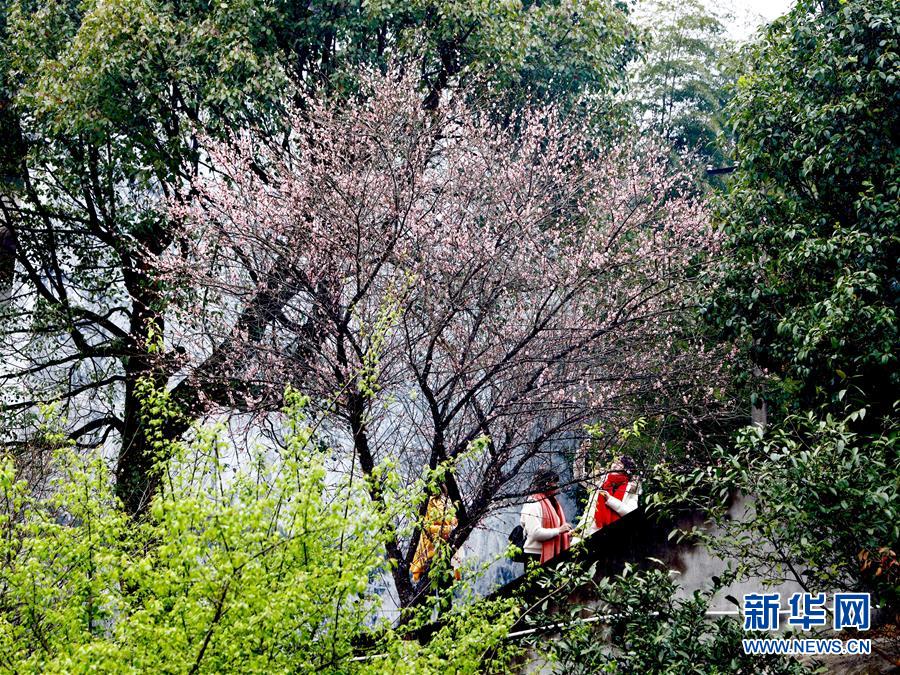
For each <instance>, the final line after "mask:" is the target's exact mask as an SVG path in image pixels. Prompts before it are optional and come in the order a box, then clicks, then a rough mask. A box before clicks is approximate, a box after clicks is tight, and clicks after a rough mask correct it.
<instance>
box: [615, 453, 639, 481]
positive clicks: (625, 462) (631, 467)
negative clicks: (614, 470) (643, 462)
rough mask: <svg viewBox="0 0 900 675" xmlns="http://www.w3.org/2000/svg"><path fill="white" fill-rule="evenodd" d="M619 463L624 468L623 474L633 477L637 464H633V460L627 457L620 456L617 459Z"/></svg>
mask: <svg viewBox="0 0 900 675" xmlns="http://www.w3.org/2000/svg"><path fill="white" fill-rule="evenodd" d="M619 461H620V462H622V466H623V467H625V473H627V474H628V476H629V477H631V476H633V475H634V472H635V471H636V470H637V464H635V462H634V460H633V459H632V458H631V457H630V456H629V455H622V456H621V457H619Z"/></svg>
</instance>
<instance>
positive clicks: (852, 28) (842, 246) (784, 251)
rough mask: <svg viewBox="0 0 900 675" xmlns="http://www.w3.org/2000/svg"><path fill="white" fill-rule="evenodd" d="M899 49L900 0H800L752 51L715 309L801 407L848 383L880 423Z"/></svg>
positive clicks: (898, 204)
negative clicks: (819, 0)
mask: <svg viewBox="0 0 900 675" xmlns="http://www.w3.org/2000/svg"><path fill="white" fill-rule="evenodd" d="M898 50H900V18H898V13H897V7H896V2H894V1H893V0H846V1H844V0H842V1H841V2H823V3H817V2H813V1H811V0H801V1H800V2H798V3H797V5H796V6H795V7H794V9H792V10H791V12H789V13H788V14H787V15H785V16H784V17H782V18H781V19H778V20H777V21H775V22H774V23H773V24H771V25H770V26H769V27H768V28H767V29H766V31H765V32H764V34H763V35H762V36H761V38H760V40H759V41H758V42H756V43H755V44H752V45H750V46H749V47H748V48H747V49H746V51H745V52H744V54H743V56H742V60H743V61H744V62H745V63H746V68H747V70H746V72H745V73H744V74H743V75H742V76H741V77H740V79H739V81H738V86H737V90H736V93H735V96H734V99H733V101H732V102H731V103H730V105H729V109H728V114H729V118H730V123H731V126H732V128H733V130H734V134H735V137H736V143H737V146H736V155H737V170H736V172H735V174H734V179H733V183H732V185H731V189H730V191H729V193H728V195H727V199H726V201H725V204H724V206H723V211H722V214H721V216H722V219H723V222H724V226H725V231H726V242H725V252H726V254H727V255H726V256H725V270H724V279H723V280H722V281H721V284H720V286H719V289H718V292H717V293H716V295H715V299H714V301H713V302H712V303H711V307H710V309H709V316H710V318H711V319H712V320H713V321H714V323H715V325H717V326H718V327H719V328H720V329H721V330H722V332H723V335H724V336H725V338H726V339H728V340H735V341H737V344H738V345H739V346H740V348H741V349H742V350H743V351H744V353H746V354H747V355H748V356H749V358H750V360H751V361H752V362H753V363H754V364H755V365H756V366H758V367H759V368H760V369H762V370H763V371H765V372H767V373H768V374H769V375H771V376H773V377H774V378H776V379H777V380H778V381H780V384H781V385H782V386H781V387H780V391H781V393H782V394H785V395H786V396H787V399H788V401H789V402H790V403H793V404H798V405H809V404H816V403H820V402H836V401H837V397H838V393H839V392H840V391H846V396H847V397H848V400H853V401H855V402H856V403H858V404H859V405H858V407H862V406H866V407H869V408H870V416H869V417H867V418H866V420H865V422H866V424H870V423H871V424H873V425H874V424H877V423H878V422H879V420H880V419H882V416H883V415H885V414H890V408H891V404H892V403H893V401H894V399H895V397H896V391H897V388H898V385H900V376H898V370H897V345H898V344H900V340H898V324H897V304H898V301H900V281H898V275H897V270H898V265H897V261H898V256H900V247H898V231H897V224H898V223H900V199H898V197H900V184H898V177H900V176H898V170H900V169H898V167H900V161H898V160H900V143H898V140H900V88H898V83H900V57H898ZM773 397H774V396H773Z"/></svg>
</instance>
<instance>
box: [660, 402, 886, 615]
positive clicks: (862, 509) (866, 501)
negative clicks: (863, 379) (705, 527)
mask: <svg viewBox="0 0 900 675" xmlns="http://www.w3.org/2000/svg"><path fill="white" fill-rule="evenodd" d="M867 412H868V411H867V410H866V409H865V408H861V409H859V410H856V411H853V412H850V413H849V414H845V415H843V416H835V415H832V414H831V413H825V414H823V415H816V414H814V413H813V412H808V413H805V414H798V415H792V416H789V417H788V418H787V419H786V420H785V421H784V423H783V424H781V425H779V426H777V427H775V428H773V429H770V430H768V431H767V432H766V433H765V434H764V433H763V432H762V431H761V430H760V429H759V428H758V427H747V428H746V429H744V430H743V431H742V432H741V433H740V434H739V436H738V439H737V442H736V445H735V447H734V448H727V449H726V448H721V447H719V448H717V451H716V453H715V455H714V466H712V467H709V468H700V469H696V470H694V471H692V472H690V473H675V472H671V473H665V472H663V473H661V475H660V476H659V479H660V482H661V483H662V485H663V486H665V487H664V488H663V490H662V491H661V492H660V493H658V494H656V495H655V496H654V498H653V499H654V503H655V505H656V506H657V507H660V506H665V505H666V503H667V501H668V500H671V501H669V502H668V503H669V504H670V505H671V504H673V503H675V504H683V503H684V498H685V496H689V497H690V498H691V499H692V500H694V501H695V504H696V506H698V507H700V508H705V509H709V510H710V514H711V516H712V518H713V520H714V522H715V524H716V525H717V526H718V529H717V530H716V531H714V532H713V533H712V534H710V533H705V534H704V533H699V536H700V537H701V538H702V539H703V541H704V542H705V543H706V545H707V546H709V547H710V548H711V549H712V550H713V551H715V552H717V553H718V554H719V555H721V556H722V557H725V558H727V559H732V560H736V561H737V562H738V564H739V569H740V572H741V573H743V574H748V575H753V576H756V577H758V578H761V579H764V580H768V581H770V582H773V583H777V582H779V581H782V580H785V579H788V580H792V581H796V582H798V583H799V584H800V585H801V586H802V587H803V588H805V589H807V590H808V591H809V592H820V591H823V590H830V589H848V590H865V591H870V592H871V593H873V601H874V602H877V603H882V604H885V605H887V606H888V607H889V608H890V607H893V608H894V610H895V611H896V609H897V607H898V600H900V597H898V587H897V584H896V576H895V572H894V571H893V570H892V569H891V568H890V558H892V552H896V551H897V550H898V546H900V452H898V444H897V437H898V434H897V423H896V417H894V418H893V419H892V420H889V421H887V422H885V423H883V425H884V426H885V427H886V430H885V431H884V432H883V433H882V434H880V435H877V436H871V435H863V434H860V433H858V432H857V431H854V427H855V426H857V424H858V422H859V420H860V419H861V418H863V417H865V415H866V414H867ZM666 491H668V497H665V496H663V495H664V494H665V493H666ZM735 494H737V495H747V503H746V508H743V509H740V510H738V511H737V512H735V510H734V509H732V508H731V499H732V496H733V495H735ZM877 558H882V559H883V560H884V561H885V564H884V566H883V569H879V568H880V567H881V565H877V566H876V567H875V568H872V566H871V564H867V561H869V562H870V561H871V560H874V559H877Z"/></svg>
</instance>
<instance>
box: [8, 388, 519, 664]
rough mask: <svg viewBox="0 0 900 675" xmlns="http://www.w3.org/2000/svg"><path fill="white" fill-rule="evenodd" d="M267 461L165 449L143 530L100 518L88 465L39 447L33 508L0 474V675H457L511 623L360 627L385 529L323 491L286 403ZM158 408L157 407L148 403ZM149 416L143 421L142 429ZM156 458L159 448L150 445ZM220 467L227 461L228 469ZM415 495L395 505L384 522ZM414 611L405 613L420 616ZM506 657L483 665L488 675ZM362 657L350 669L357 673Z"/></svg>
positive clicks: (109, 491) (110, 496)
mask: <svg viewBox="0 0 900 675" xmlns="http://www.w3.org/2000/svg"><path fill="white" fill-rule="evenodd" d="M288 400H289V408H288V410H287V411H286V413H287V421H288V425H289V429H290V431H289V433H288V434H287V435H286V437H285V441H284V444H283V446H282V448H281V449H280V452H279V454H278V456H277V457H273V456H271V455H265V454H258V455H254V456H251V457H250V460H249V462H247V463H246V464H244V463H243V462H241V461H240V458H239V457H238V456H235V455H234V453H233V449H231V448H228V447H227V446H226V445H225V444H224V443H223V441H222V439H221V436H220V435H219V433H218V432H217V431H216V430H215V429H197V430H196V433H195V435H194V438H193V440H191V441H190V442H189V443H183V444H176V445H177V447H174V448H170V449H169V452H168V453H167V454H171V455H172V456H173V459H172V461H171V462H169V463H167V464H166V465H165V466H162V465H160V467H159V470H161V471H163V474H164V475H163V478H162V481H161V489H160V490H159V491H158V492H157V494H156V495H155V497H154V498H153V500H152V502H151V505H150V508H149V509H148V511H147V514H146V516H145V517H144V518H142V519H140V520H135V519H133V518H130V517H129V516H128V515H127V514H126V513H125V512H124V511H123V510H122V509H121V506H120V504H119V503H118V501H117V499H116V497H115V495H114V493H113V484H112V482H111V480H110V475H109V471H108V469H107V468H106V466H105V463H104V462H103V461H102V459H101V458H100V456H99V455H98V454H96V453H92V454H89V455H87V456H85V455H84V454H83V453H80V452H76V451H74V450H73V449H72V448H71V446H70V445H69V444H67V443H65V442H64V440H63V437H62V435H59V434H57V443H58V445H59V449H58V451H57V454H56V457H55V462H56V469H57V472H58V478H57V480H56V481H55V483H54V485H53V488H54V490H53V493H52V495H51V496H49V497H47V498H38V497H35V496H34V495H33V494H32V493H31V492H30V491H29V489H28V487H27V486H26V485H25V483H24V482H23V481H22V480H20V479H18V478H17V476H16V473H15V469H14V466H13V462H12V459H11V458H10V457H9V456H6V457H4V459H3V462H2V464H0V504H2V511H0V531H2V535H3V536H2V537H0V556H2V559H3V560H4V565H3V566H2V568H0V667H2V668H3V669H4V670H7V671H9V672H17V673H30V672H33V673H38V672H66V673H82V672H97V671H102V672H109V673H120V672H121V673H138V672H173V673H179V672H185V673H186V672H208V673H227V672H260V673H263V672H274V671H278V672H284V671H290V672H300V673H303V672H308V673H314V672H342V673H351V672H359V673H364V672H372V673H376V672H385V670H390V672H398V673H405V672H408V673H419V672H434V673H443V672H447V670H448V669H449V670H450V671H452V672H461V673H471V672H476V671H481V670H482V669H483V668H491V667H492V666H491V664H483V663H482V656H483V655H484V653H485V650H486V649H496V648H497V647H498V646H499V645H498V641H499V640H500V639H502V637H503V636H504V635H505V632H506V630H507V629H508V626H509V625H510V623H511V621H512V619H513V618H514V617H513V613H512V612H513V610H512V608H511V607H510V606H509V604H508V603H502V602H498V603H491V602H485V603H481V604H479V605H477V606H474V605H471V604H465V603H464V604H461V605H457V607H455V608H454V609H453V610H452V611H450V612H449V613H448V619H447V621H446V622H445V623H444V624H443V625H442V627H441V628H440V630H439V631H438V632H437V633H436V634H434V635H433V636H432V638H431V640H430V641H428V642H427V643H425V642H419V641H417V640H414V639H401V634H400V632H398V631H397V630H395V629H393V628H392V627H391V626H390V625H389V624H388V623H385V622H383V621H380V620H378V619H377V609H378V607H377V604H376V601H377V598H373V597H372V596H371V594H369V593H368V592H367V591H368V589H369V586H370V584H371V582H372V581H373V579H377V578H378V577H379V576H380V575H381V574H383V573H384V568H385V564H386V563H385V559H384V556H383V540H384V537H385V536H386V533H387V532H388V530H389V528H388V527H387V526H386V523H388V522H389V521H390V520H392V518H393V516H394V515H395V514H389V513H386V512H384V511H381V510H379V509H377V508H374V507H373V505H372V502H371V501H370V500H369V499H367V498H366V496H365V493H364V486H363V485H361V482H360V481H359V480H357V481H356V482H355V483H354V482H352V481H351V480H347V479H341V480H339V481H337V482H335V481H334V480H333V479H332V478H330V477H329V476H328V474H327V473H326V470H325V460H326V457H327V456H326V452H327V450H326V449H324V448H323V446H322V445H321V444H320V443H319V442H318V441H317V440H316V437H315V435H314V433H313V429H312V427H311V426H310V423H309V422H308V421H307V420H306V419H305V418H304V409H305V406H306V401H305V399H303V398H302V397H299V396H297V395H296V394H292V395H290V396H289V397H288ZM153 405H154V406H155V407H165V405H166V403H165V401H164V400H163V399H162V398H159V399H157V400H156V401H155V403H154V404H153ZM148 414H149V413H148ZM161 442H162V441H161ZM236 460H237V461H236ZM422 487H423V484H421V483H420V484H419V485H417V486H416V487H415V488H414V489H413V490H408V491H405V492H403V493H402V494H396V495H395V498H394V499H393V500H392V501H391V503H392V504H393V505H394V508H395V509H405V508H408V507H409V505H410V504H412V505H414V504H415V503H416V500H418V499H421V497H422V494H421V492H422ZM431 611H432V606H431V605H430V604H426V605H425V606H424V607H423V608H422V612H424V613H426V614H427V615H428V616H430V613H431ZM506 653H507V652H505V651H504V650H503V649H502V648H501V649H499V650H498V651H497V654H496V658H497V661H496V662H495V664H501V665H502V663H503V659H504V658H505V655H506ZM360 656H362V658H358V657H360Z"/></svg>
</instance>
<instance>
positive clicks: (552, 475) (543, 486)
mask: <svg viewBox="0 0 900 675" xmlns="http://www.w3.org/2000/svg"><path fill="white" fill-rule="evenodd" d="M558 485H559V474H558V473H556V472H555V471H553V470H552V469H544V470H542V471H538V472H537V473H536V474H535V475H534V478H532V479H531V490H532V491H533V492H545V491H546V490H547V489H548V488H551V487H557V486H558Z"/></svg>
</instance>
